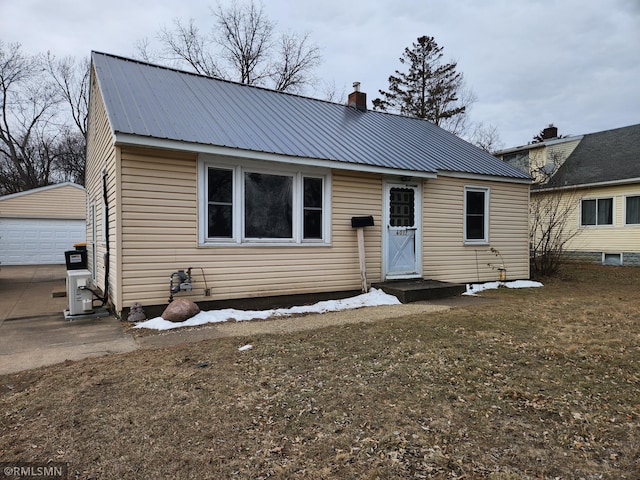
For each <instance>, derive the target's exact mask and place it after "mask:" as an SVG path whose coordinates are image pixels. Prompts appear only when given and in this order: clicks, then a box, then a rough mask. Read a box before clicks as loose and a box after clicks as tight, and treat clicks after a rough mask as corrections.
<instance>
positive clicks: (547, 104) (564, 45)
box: [0, 0, 640, 147]
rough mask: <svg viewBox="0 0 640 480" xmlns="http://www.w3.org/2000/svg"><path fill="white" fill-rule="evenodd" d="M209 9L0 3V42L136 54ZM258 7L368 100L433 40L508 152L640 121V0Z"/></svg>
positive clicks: (294, 1)
mask: <svg viewBox="0 0 640 480" xmlns="http://www.w3.org/2000/svg"><path fill="white" fill-rule="evenodd" d="M228 3H229V1H228V0H225V1H223V2H222V4H223V5H225V4H228ZM215 4H216V1H215V0H213V1H208V0H135V1H132V0H109V1H104V0H101V1H97V0H0V40H1V41H3V42H5V43H14V42H19V43H21V44H22V47H23V50H24V51H25V52H28V53H40V52H46V51H47V50H49V51H51V53H53V54H54V55H56V56H66V55H73V56H75V57H78V58H80V57H85V56H86V57H88V56H89V54H90V52H91V50H97V51H101V52H106V53H112V54H117V55H123V56H133V55H134V53H135V43H136V41H137V40H139V39H142V38H145V37H148V38H149V39H151V40H152V39H153V38H154V37H155V34H156V33H157V31H158V30H159V28H160V27H162V26H170V25H171V23H172V21H173V19H174V18H176V17H178V18H182V19H183V20H188V19H189V18H194V19H195V20H196V22H197V24H198V25H199V26H200V28H202V29H203V30H206V29H207V24H208V23H210V21H211V15H210V7H212V6H215ZM264 7H265V11H266V13H267V15H268V16H269V18H270V19H271V20H273V21H275V22H277V25H278V28H279V29H280V30H291V31H294V32H299V33H305V32H308V33H309V34H310V36H311V40H312V41H313V42H314V43H315V44H317V45H318V46H319V47H320V48H321V50H322V57H323V63H322V65H321V66H320V67H319V68H318V69H317V71H316V75H317V76H318V77H319V79H320V80H322V81H324V82H327V83H335V85H336V86H337V88H338V90H340V91H341V90H343V89H344V90H345V92H346V93H348V92H349V91H350V90H351V85H352V83H353V82H355V81H359V82H360V83H361V90H362V91H364V92H366V93H367V96H368V100H369V102H370V101H371V100H372V99H374V98H376V97H377V96H379V93H378V90H380V89H384V90H386V89H387V88H388V82H387V79H388V77H389V75H390V74H392V73H393V72H394V71H395V70H396V69H398V68H400V67H401V65H400V63H399V60H398V59H399V57H400V56H401V55H402V52H403V51H404V48H405V47H408V46H411V44H412V42H414V41H415V40H416V39H417V38H418V37H419V36H422V35H429V36H433V37H435V39H436V42H437V43H438V45H440V46H442V47H444V50H443V52H444V57H445V59H447V60H455V61H457V62H458V71H460V72H462V73H463V74H464V76H465V80H466V83H467V85H468V87H470V88H471V89H472V90H473V92H474V93H475V95H476V97H477V100H476V102H475V103H474V105H473V107H472V109H471V111H470V118H471V120H472V121H473V122H484V123H485V124H491V125H495V126H496V127H497V128H498V131H499V133H500V137H501V140H502V142H503V144H504V146H505V147H513V146H517V145H524V144H527V143H528V142H529V141H531V139H532V137H533V136H534V135H535V134H536V133H538V132H539V131H540V130H542V128H544V127H545V126H547V125H548V124H550V123H553V124H554V125H555V126H557V127H558V129H559V133H560V134H562V135H579V134H583V133H592V132H597V131H602V130H608V129H611V128H617V127H622V126H626V125H632V124H637V123H640V0H607V1H603V0H599V1H598V0H522V1H517V0H375V1H374V0H316V1H307V0H265V1H264ZM316 96H322V92H320V91H318V92H317V95H316ZM369 107H371V104H370V103H369Z"/></svg>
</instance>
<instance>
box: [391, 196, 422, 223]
mask: <svg viewBox="0 0 640 480" xmlns="http://www.w3.org/2000/svg"><path fill="white" fill-rule="evenodd" d="M415 223H416V219H415V190H414V189H413V188H392V189H391V192H390V197H389V225H390V226H392V227H413V226H414V225H415Z"/></svg>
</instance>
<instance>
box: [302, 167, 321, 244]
mask: <svg viewBox="0 0 640 480" xmlns="http://www.w3.org/2000/svg"><path fill="white" fill-rule="evenodd" d="M303 183H304V186H303V188H304V192H303V195H302V196H303V199H304V206H303V209H304V218H303V220H302V221H303V223H304V225H303V237H302V238H304V239H305V240H312V239H316V240H319V239H321V238H322V218H323V217H322V204H323V203H324V199H323V198H322V197H323V195H322V192H323V191H324V186H323V182H322V178H310V177H304V181H303Z"/></svg>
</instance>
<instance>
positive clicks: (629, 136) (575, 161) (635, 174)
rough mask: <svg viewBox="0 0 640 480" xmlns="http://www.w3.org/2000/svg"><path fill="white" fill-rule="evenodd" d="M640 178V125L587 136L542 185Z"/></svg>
mask: <svg viewBox="0 0 640 480" xmlns="http://www.w3.org/2000/svg"><path fill="white" fill-rule="evenodd" d="M638 178H640V124H638V125H631V126H628V127H622V128H616V129H614V130H606V131H604V132H597V133H589V134H587V135H585V136H584V137H583V138H582V140H581V141H580V143H579V144H578V146H577V147H576V148H575V150H574V151H573V152H571V155H569V156H568V157H567V159H566V160H565V161H564V163H563V164H562V166H561V167H560V168H559V169H558V171H557V172H556V173H555V174H554V175H553V177H552V178H551V180H549V182H548V183H546V184H544V185H543V186H540V188H552V187H568V186H577V185H591V184H596V183H607V182H620V181H624V180H630V179H638Z"/></svg>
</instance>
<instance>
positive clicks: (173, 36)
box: [138, 19, 225, 78]
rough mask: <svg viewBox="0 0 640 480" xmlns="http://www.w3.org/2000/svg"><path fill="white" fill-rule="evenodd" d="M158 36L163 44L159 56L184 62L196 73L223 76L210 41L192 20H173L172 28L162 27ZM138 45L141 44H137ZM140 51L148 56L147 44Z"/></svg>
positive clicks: (173, 61)
mask: <svg viewBox="0 0 640 480" xmlns="http://www.w3.org/2000/svg"><path fill="white" fill-rule="evenodd" d="M158 38H159V40H160V42H161V43H162V45H163V50H162V53H161V54H160V57H161V58H162V59H163V60H169V61H171V62H172V63H174V64H175V63H177V64H179V63H180V62H184V63H186V64H187V65H188V66H189V67H191V68H192V69H193V70H194V71H195V72H196V73H200V74H202V75H207V76H209V77H218V78H225V74H224V72H223V70H222V69H221V68H220V67H219V66H218V63H217V61H216V55H214V53H212V50H211V46H212V41H211V40H209V39H208V38H206V37H205V36H204V35H202V34H201V33H200V31H199V30H198V27H197V26H196V25H195V23H194V20H193V19H190V20H189V22H188V23H186V24H184V23H182V21H181V20H180V19H175V20H174V21H173V30H169V29H167V28H163V29H162V30H161V31H160V32H159V34H158ZM138 46H139V47H141V46H142V44H140V43H139V44H138ZM139 50H140V51H142V52H144V55H143V57H144V58H145V59H148V57H149V45H148V43H147V44H146V48H145V49H144V50H142V49H141V48H139Z"/></svg>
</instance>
